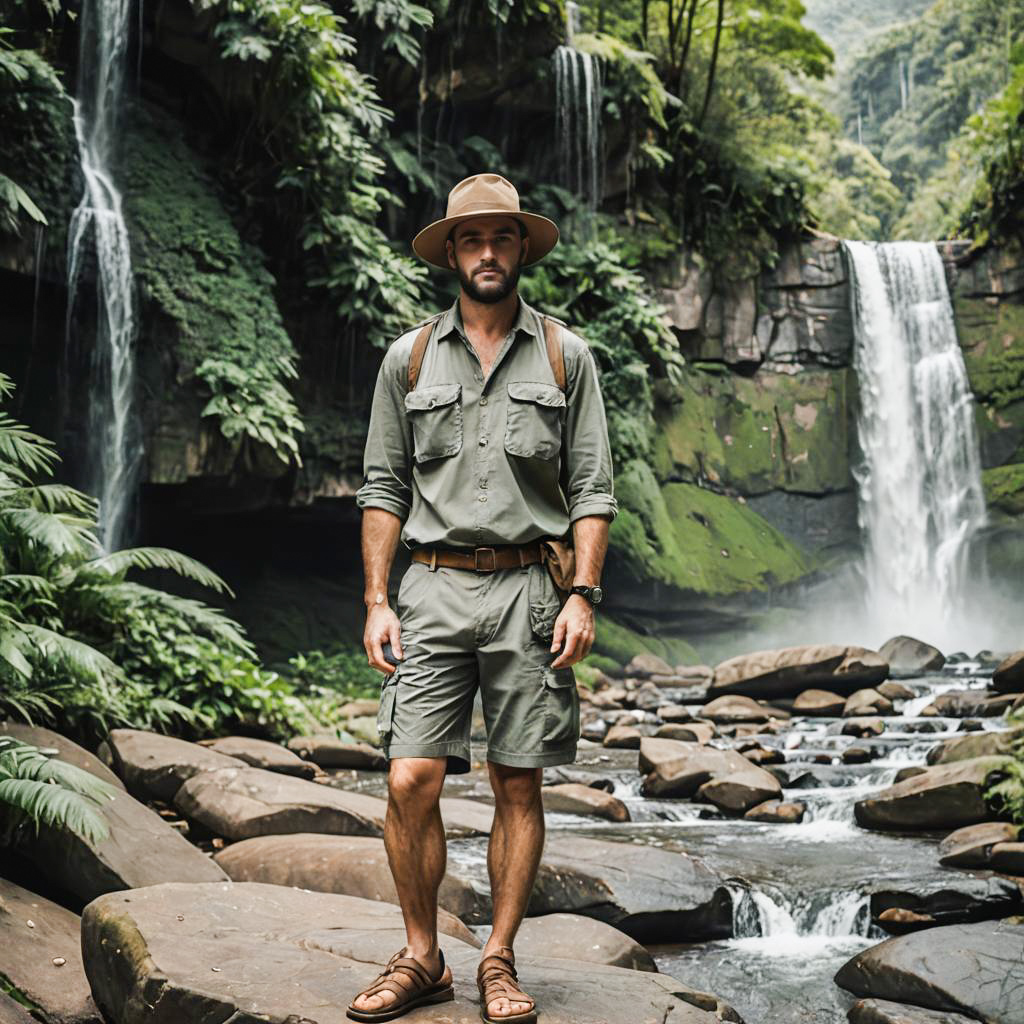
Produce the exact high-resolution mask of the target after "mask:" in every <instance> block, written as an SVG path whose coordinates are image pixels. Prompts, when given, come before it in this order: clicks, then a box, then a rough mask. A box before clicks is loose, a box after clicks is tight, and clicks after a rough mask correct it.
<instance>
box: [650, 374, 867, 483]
mask: <svg viewBox="0 0 1024 1024" xmlns="http://www.w3.org/2000/svg"><path fill="white" fill-rule="evenodd" d="M853 386H854V385H853V374H852V371H851V370H848V369H843V370H804V371H802V372H800V373H795V374H785V373H771V372H768V371H765V370H761V371H759V372H758V373H756V374H755V375H754V376H753V377H742V376H739V375H738V374H733V373H721V372H713V371H709V370H708V369H704V368H699V367H697V368H695V367H689V368H688V369H687V372H686V375H685V377H684V378H683V381H682V383H681V384H680V385H679V387H678V389H677V390H676V395H675V397H676V399H677V401H675V402H674V403H673V404H672V405H670V406H668V407H665V406H662V407H661V408H660V409H659V410H658V413H657V419H658V425H659V427H660V433H659V436H658V441H657V444H658V453H657V458H656V465H657V469H658V473H659V475H660V476H661V477H662V478H665V477H669V476H671V477H675V478H676V479H679V478H680V477H682V478H683V479H684V480H693V481H696V480H699V479H706V480H709V481H710V482H711V483H712V484H714V485H721V486H723V487H728V488H732V489H735V490H738V491H740V492H741V493H743V494H763V493H765V492H766V491H770V490H774V489H781V490H788V491H795V492H799V493H802V494H824V493H831V492H834V491H841V490H847V489H849V488H850V487H851V486H852V478H851V474H850V465H849V454H848V453H849V450H850V433H851V425H852V422H853V421H852V412H851V399H852V395H853Z"/></svg>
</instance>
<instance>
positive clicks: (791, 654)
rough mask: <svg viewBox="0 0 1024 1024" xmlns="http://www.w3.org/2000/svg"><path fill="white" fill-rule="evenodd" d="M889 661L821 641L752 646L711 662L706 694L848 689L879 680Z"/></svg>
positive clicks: (764, 695) (792, 693) (789, 693)
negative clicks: (752, 649) (772, 647)
mask: <svg viewBox="0 0 1024 1024" xmlns="http://www.w3.org/2000/svg"><path fill="white" fill-rule="evenodd" d="M888 675H889V666H888V664H887V663H886V662H885V661H884V660H883V659H882V658H881V657H879V655H878V654H876V653H875V652H874V651H869V650H866V649H865V648H863V647H844V646H840V645H836V644H824V645H819V646H807V647H785V648H782V649H781V650H772V651H756V652H754V653H753V654H742V655H740V656H739V657H737V658H730V659H729V660H728V661H723V662H722V663H721V664H720V665H717V666H716V667H715V678H714V680H713V682H712V683H711V685H710V687H709V688H708V696H709V697H717V696H719V695H720V694H723V693H738V694H743V695H745V696H748V697H760V698H762V699H766V698H769V697H793V696H796V695H797V694H799V693H801V692H802V691H804V690H806V689H808V688H809V687H816V686H827V687H828V689H830V690H834V691H835V692H836V693H842V694H850V693H853V692H854V691H855V690H859V689H861V688H863V687H865V686H873V685H874V684H875V683H880V682H882V681H883V680H884V679H886V678H887V677H888Z"/></svg>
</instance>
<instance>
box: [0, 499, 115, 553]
mask: <svg viewBox="0 0 1024 1024" xmlns="http://www.w3.org/2000/svg"><path fill="white" fill-rule="evenodd" d="M0 523H2V524H4V525H6V526H7V527H8V528H9V529H10V530H11V531H12V532H13V533H14V534H15V535H16V536H18V537H20V538H21V539H23V540H27V541H31V542H33V543H34V544H38V545H39V546H40V547H42V548H43V549H44V550H46V551H47V552H48V553H49V554H50V555H51V556H52V557H53V558H66V557H68V556H69V555H80V556H81V555H89V554H91V553H92V552H93V551H95V550H96V549H97V548H98V547H99V542H98V541H97V540H96V537H95V536H94V534H93V533H92V532H91V531H92V528H93V525H94V524H93V523H92V522H91V521H90V520H88V519H83V518H80V517H77V516H72V515H68V514H67V513H63V512H40V511H39V509H35V508H9V509H5V510H3V511H2V512H0Z"/></svg>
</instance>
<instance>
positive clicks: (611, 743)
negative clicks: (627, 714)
mask: <svg viewBox="0 0 1024 1024" xmlns="http://www.w3.org/2000/svg"><path fill="white" fill-rule="evenodd" d="M640 739H641V734H640V730H639V729H637V728H635V727H634V726H632V725H613V726H612V727H611V728H610V729H609V730H608V732H607V733H606V734H605V737H604V742H603V746H606V747H614V748H615V749H617V750H636V749H637V748H638V747H639V746H640Z"/></svg>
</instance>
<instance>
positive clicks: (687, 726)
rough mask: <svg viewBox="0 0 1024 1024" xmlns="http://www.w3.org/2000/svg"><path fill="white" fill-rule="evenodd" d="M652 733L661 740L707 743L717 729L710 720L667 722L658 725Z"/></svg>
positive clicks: (715, 733)
mask: <svg viewBox="0 0 1024 1024" xmlns="http://www.w3.org/2000/svg"><path fill="white" fill-rule="evenodd" d="M654 735H655V737H656V738H657V739H662V740H683V741H685V742H687V743H709V742H710V741H711V740H712V739H714V737H715V736H716V735H717V730H716V729H715V727H714V725H713V724H712V723H711V722H686V723H683V722H668V723H666V724H665V725H660V726H658V728H657V729H656V730H655V733H654Z"/></svg>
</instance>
